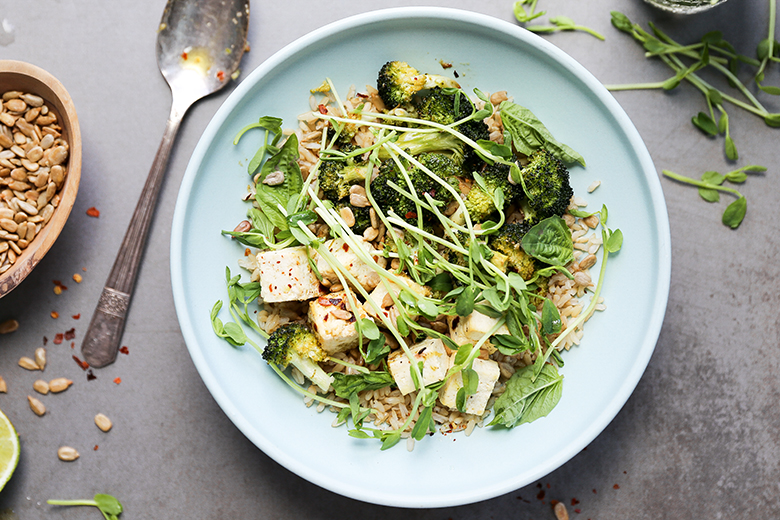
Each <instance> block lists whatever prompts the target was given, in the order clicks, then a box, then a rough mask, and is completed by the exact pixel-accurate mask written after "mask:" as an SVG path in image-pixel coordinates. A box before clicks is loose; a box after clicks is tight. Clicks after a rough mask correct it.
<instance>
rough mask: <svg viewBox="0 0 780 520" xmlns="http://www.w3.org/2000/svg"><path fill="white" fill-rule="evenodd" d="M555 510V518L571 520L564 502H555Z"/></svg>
mask: <svg viewBox="0 0 780 520" xmlns="http://www.w3.org/2000/svg"><path fill="white" fill-rule="evenodd" d="M553 512H554V513H555V518H556V519H557V520H569V512H568V511H567V510H566V506H565V505H563V502H558V503H557V504H555V506H554V507H553Z"/></svg>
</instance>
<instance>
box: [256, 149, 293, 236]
mask: <svg viewBox="0 0 780 520" xmlns="http://www.w3.org/2000/svg"><path fill="white" fill-rule="evenodd" d="M277 171H279V172H282V174H283V175H284V180H283V181H282V182H281V183H280V184H277V185H275V186H269V185H268V184H264V183H263V180H265V178H266V177H268V175H270V174H271V173H274V172H277ZM255 188H256V191H255V200H256V201H257V204H258V205H259V206H260V210H261V211H262V212H263V214H265V216H266V217H267V218H268V220H270V221H271V223H272V224H273V225H274V226H276V227H277V228H279V229H280V230H286V229H289V225H288V223H287V219H286V217H285V216H284V214H282V212H281V211H280V210H279V206H280V205H281V206H282V207H283V208H286V207H287V203H288V202H289V200H290V199H291V198H292V197H298V196H299V195H300V194H301V192H302V190H303V176H302V175H301V168H300V166H298V138H297V137H296V136H295V134H292V135H291V136H290V137H289V138H287V140H286V141H285V142H284V144H283V145H282V148H281V149H280V150H279V153H277V154H276V155H274V156H273V157H271V158H269V159H268V160H267V161H266V162H265V164H263V167H262V169H261V170H260V178H259V179H258V182H257V184H256V186H255Z"/></svg>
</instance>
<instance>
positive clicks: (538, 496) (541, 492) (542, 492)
mask: <svg viewBox="0 0 780 520" xmlns="http://www.w3.org/2000/svg"><path fill="white" fill-rule="evenodd" d="M536 498H538V499H539V500H544V489H543V490H541V491H539V494H538V495H536Z"/></svg>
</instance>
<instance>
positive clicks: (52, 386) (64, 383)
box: [49, 377, 73, 394]
mask: <svg viewBox="0 0 780 520" xmlns="http://www.w3.org/2000/svg"><path fill="white" fill-rule="evenodd" d="M72 384H73V381H71V380H70V379H68V378H65V377H58V378H56V379H52V380H51V381H49V390H51V391H52V392H53V393H55V394H58V393H60V392H64V391H65V390H67V389H68V388H70V385H72Z"/></svg>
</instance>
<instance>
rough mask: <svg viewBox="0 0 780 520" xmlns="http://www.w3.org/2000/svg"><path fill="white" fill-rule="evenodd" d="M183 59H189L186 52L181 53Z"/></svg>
mask: <svg viewBox="0 0 780 520" xmlns="http://www.w3.org/2000/svg"><path fill="white" fill-rule="evenodd" d="M181 59H183V60H186V59H187V53H186V52H182V53H181Z"/></svg>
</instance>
